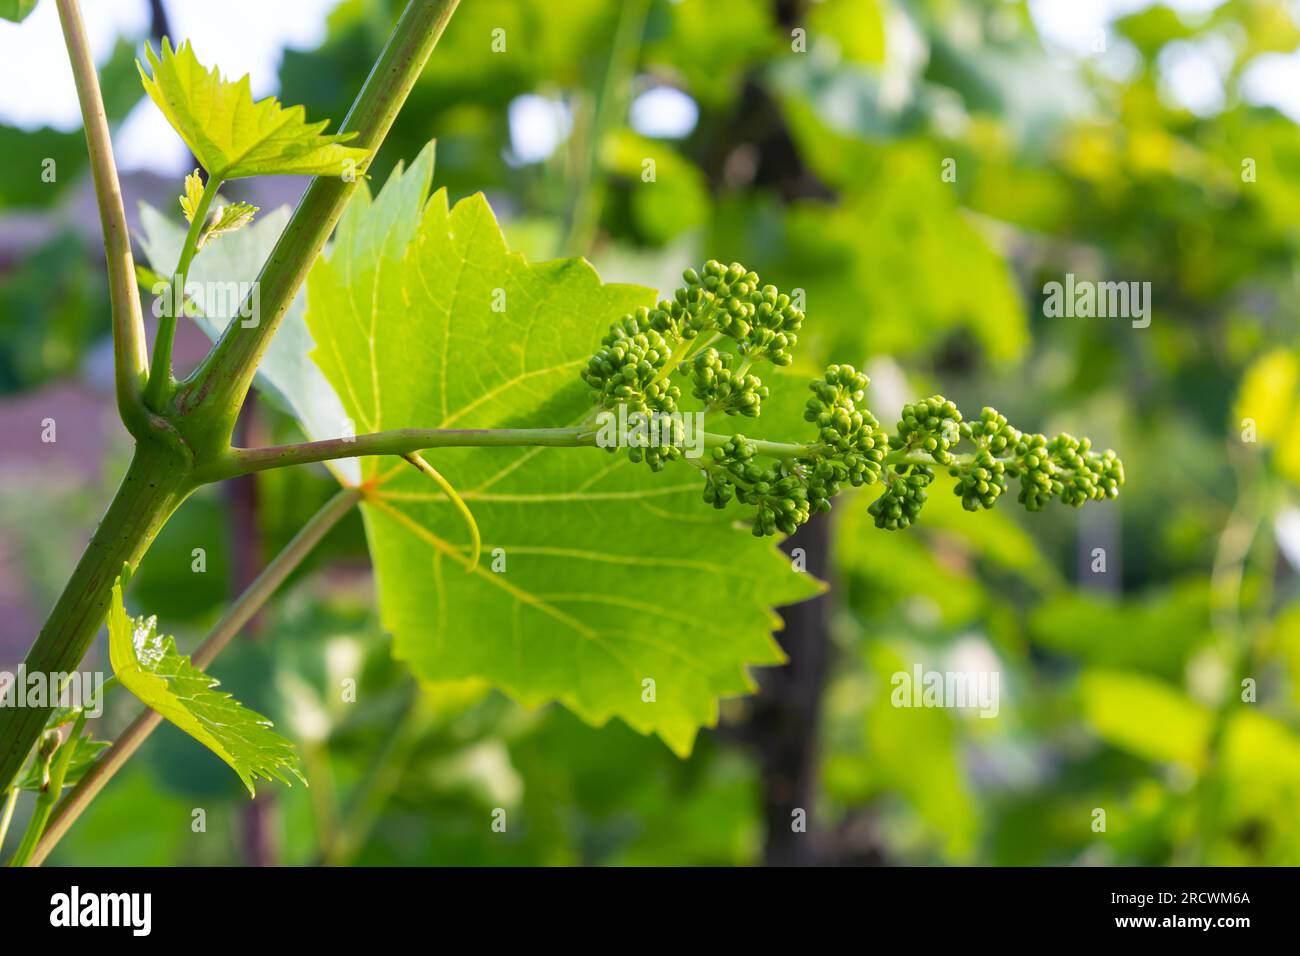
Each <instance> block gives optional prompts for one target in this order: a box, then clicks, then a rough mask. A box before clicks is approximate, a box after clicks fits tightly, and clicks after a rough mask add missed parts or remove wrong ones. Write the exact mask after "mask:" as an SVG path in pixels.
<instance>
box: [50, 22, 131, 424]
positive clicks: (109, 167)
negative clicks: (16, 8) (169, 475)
mask: <svg viewBox="0 0 1300 956" xmlns="http://www.w3.org/2000/svg"><path fill="white" fill-rule="evenodd" d="M56 5H57V6H58V10H59V23H60V25H61V26H62V28H63V39H64V43H65V44H66V45H67V48H68V60H69V61H70V62H71V64H72V76H73V79H74V81H75V82H76V86H77V100H78V101H79V103H80V105H81V115H82V121H83V123H84V125H85V128H86V148H87V151H88V152H89V154H90V171H91V176H92V178H93V179H94V183H95V199H96V201H97V203H98V205H99V219H100V223H101V225H102V227H103V231H104V259H105V261H106V263H107V266H108V279H109V297H110V300H111V303H112V313H113V368H114V382H115V385H116V392H117V405H118V409H119V410H120V412H121V414H122V421H123V422H124V423H125V424H126V425H127V427H128V428H131V427H132V425H133V424H134V423H138V422H139V421H140V395H141V390H142V388H143V379H144V375H145V369H146V365H145V362H146V351H145V335H144V317H143V314H142V313H141V311H140V293H139V290H138V289H137V288H136V279H135V259H134V257H133V256H132V255H131V237H130V234H129V233H128V232H127V227H126V212H125V210H124V209H123V205H122V186H121V183H119V182H118V177H117V164H116V163H115V161H114V159H113V141H112V138H111V137H110V135H109V131H108V117H107V115H106V114H105V112H104V100H103V97H102V96H101V94H100V91H99V76H98V74H97V73H96V72H95V60H94V57H92V56H91V52H90V43H89V41H88V40H87V39H86V27H85V24H84V23H83V22H82V19H81V9H80V7H79V6H78V4H77V0H56Z"/></svg>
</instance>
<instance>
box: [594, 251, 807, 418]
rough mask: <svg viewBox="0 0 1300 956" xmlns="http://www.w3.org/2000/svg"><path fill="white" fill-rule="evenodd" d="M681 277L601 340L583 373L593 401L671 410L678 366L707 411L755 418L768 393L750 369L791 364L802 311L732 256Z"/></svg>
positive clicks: (674, 407)
mask: <svg viewBox="0 0 1300 956" xmlns="http://www.w3.org/2000/svg"><path fill="white" fill-rule="evenodd" d="M682 278H683V279H684V280H685V285H684V286H683V287H682V288H680V289H678V290H677V293H676V295H675V296H674V297H673V298H672V299H664V300H662V301H661V302H660V303H659V304H658V305H656V306H655V307H654V308H650V309H646V308H641V309H637V311H636V312H633V313H631V314H630V315H625V316H624V317H623V318H622V319H620V320H619V321H618V322H616V323H615V324H614V326H613V327H612V328H611V329H610V331H609V334H608V335H606V336H605V337H604V339H602V340H601V347H600V349H598V350H597V352H596V354H595V355H593V356H592V357H591V359H590V361H589V362H588V363H587V367H586V368H585V369H584V370H583V372H582V379H583V381H584V382H586V383H587V385H589V386H590V387H591V390H592V400H593V401H594V402H595V404H596V405H597V406H598V407H600V408H605V409H613V408H615V407H617V406H618V405H626V406H628V409H629V411H639V412H660V413H671V412H674V411H676V410H677V403H678V402H679V401H680V399H681V397H682V393H681V389H680V388H679V387H678V386H676V385H674V384H672V382H671V379H670V376H671V375H672V373H673V372H679V373H680V374H682V375H686V376H689V377H690V379H691V383H692V393H693V394H694V395H695V397H696V398H698V399H700V400H701V401H702V402H704V404H705V407H706V409H708V410H712V411H721V412H725V413H726V414H728V415H745V416H749V417H757V416H758V414H759V413H760V411H761V409H762V402H763V399H764V398H766V397H767V394H768V393H767V389H766V388H765V387H764V386H763V383H762V381H761V380H760V379H759V378H758V377H757V376H756V375H754V374H752V373H751V372H750V371H749V370H750V367H751V366H752V365H753V364H754V363H756V362H760V361H766V362H770V363H771V364H773V365H777V366H783V365H789V364H790V362H791V361H792V360H793V356H792V350H793V349H794V347H795V345H796V344H798V341H799V328H800V326H802V325H803V313H802V312H801V311H799V310H798V309H796V308H795V307H794V305H793V304H792V303H791V301H790V297H789V296H788V295H785V294H784V293H782V292H779V291H778V290H777V288H776V286H772V285H766V286H765V285H761V284H760V282H759V278H758V276H757V275H756V274H755V273H753V272H750V271H749V270H748V269H746V268H745V267H744V266H742V265H741V264H740V263H738V262H733V263H732V264H731V265H729V266H724V265H723V264H722V263H720V262H714V261H710V262H706V263H705V264H704V268H703V269H702V270H701V271H700V272H696V271H695V270H694V269H687V270H686V271H685V272H684V273H682ZM728 340H729V342H728ZM715 345H730V346H731V348H733V349H734V351H726V352H724V351H722V350H721V349H720V348H715V347H714V346H715ZM692 359H693V360H692Z"/></svg>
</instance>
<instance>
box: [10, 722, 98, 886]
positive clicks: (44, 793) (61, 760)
mask: <svg viewBox="0 0 1300 956" xmlns="http://www.w3.org/2000/svg"><path fill="white" fill-rule="evenodd" d="M85 727H86V711H85V710H84V709H83V710H82V711H81V713H79V714H78V715H77V719H76V721H75V722H74V723H73V725H72V730H70V731H69V732H68V738H67V740H65V741H64V742H63V745H62V746H61V747H59V749H58V751H56V753H55V758H56V759H55V762H54V766H53V767H52V768H51V770H50V777H49V780H48V781H47V782H46V784H45V786H43V787H42V788H41V792H40V793H39V794H37V796H36V808H35V809H34V810H33V811H32V816H31V819H30V820H28V821H27V832H26V833H24V834H23V842H22V843H21V844H20V845H19V847H18V852H17V853H15V854H14V858H13V859H12V860H11V861H9V865H10V866H26V865H27V864H28V863H29V862H30V861H31V858H32V854H33V853H35V852H36V845H37V842H38V841H39V840H40V838H41V834H42V833H44V832H45V824H46V821H48V820H49V819H50V812H51V811H52V810H53V809H54V805H55V804H56V803H58V801H59V797H60V796H61V795H62V794H63V781H64V779H65V778H66V777H67V775H68V767H70V766H72V758H73V755H75V754H76V752H77V744H79V743H80V742H81V732H82V730H84V729H85Z"/></svg>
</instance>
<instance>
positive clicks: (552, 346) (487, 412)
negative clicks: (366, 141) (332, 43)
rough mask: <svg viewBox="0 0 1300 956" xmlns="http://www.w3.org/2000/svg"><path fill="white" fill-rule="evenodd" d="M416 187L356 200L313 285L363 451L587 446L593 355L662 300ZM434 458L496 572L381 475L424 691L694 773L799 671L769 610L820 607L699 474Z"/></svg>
mask: <svg viewBox="0 0 1300 956" xmlns="http://www.w3.org/2000/svg"><path fill="white" fill-rule="evenodd" d="M411 176H412V173H407V174H404V175H396V176H395V177H394V179H393V180H390V182H389V183H388V184H387V186H386V187H385V189H384V191H383V192H382V193H380V195H379V196H378V197H377V198H376V199H375V200H373V201H369V200H368V199H366V198H364V197H365V194H364V192H359V193H358V196H359V197H361V198H359V200H358V201H357V202H356V203H355V204H354V206H353V207H352V208H351V209H350V210H349V214H348V215H346V216H345V217H344V220H343V222H342V223H341V224H340V228H339V235H338V237H337V239H336V241H335V244H334V246H333V248H332V249H331V250H330V252H329V253H327V255H326V256H325V257H323V258H322V259H321V260H319V261H318V262H317V263H316V265H315V267H314V268H313V270H312V272H311V275H310V277H309V279H308V288H307V302H308V308H307V324H308V327H309V328H310V331H311V334H312V336H313V338H314V339H315V340H316V342H317V349H316V353H315V358H316V360H317V362H318V363H319V364H320V366H321V368H322V370H323V371H324V373H325V375H326V377H327V378H328V379H329V380H330V382H331V383H332V384H333V385H334V387H335V389H336V391H337V392H338V394H339V397H340V399H341V400H342V402H343V405H344V407H345V408H346V409H347V411H348V413H349V416H350V417H351V418H352V419H353V420H354V421H355V422H356V426H357V430H358V432H362V431H366V432H368V431H377V430H380V429H389V428H402V427H424V428H429V427H443V428H493V427H502V426H509V427H555V426H564V425H577V424H578V423H579V422H581V421H582V420H583V419H584V418H585V417H586V416H588V415H589V414H590V412H591V410H592V407H591V401H590V397H589V389H588V388H587V387H585V386H584V385H583V383H582V381H581V379H580V377H579V374H580V372H581V371H582V369H583V367H584V366H585V365H586V364H587V362H588V360H589V358H590V356H591V353H592V351H593V348H594V346H595V345H596V343H598V342H599V340H600V338H601V336H602V335H604V334H605V332H606V330H607V329H608V327H609V325H610V323H611V322H613V321H615V320H616V319H617V318H618V317H619V316H621V315H624V314H626V313H628V312H631V311H634V310H635V309H637V308H638V307H641V306H645V305H650V304H653V293H652V291H651V290H649V289H644V288H640V287H635V286H628V285H608V284H602V283H601V281H600V278H599V276H597V274H596V273H595V271H594V270H593V269H592V267H591V266H590V265H588V264H587V263H586V262H585V261H583V260H580V259H571V260H562V261H553V262H542V263H530V262H528V261H526V260H525V259H524V258H523V257H522V256H521V255H518V254H513V253H511V252H510V251H509V250H508V249H507V248H506V244H505V241H504V239H503V237H502V235H501V231H500V228H499V227H498V225H497V222H496V219H495V218H494V216H493V215H492V211H491V210H490V209H489V207H488V205H487V202H486V200H485V199H484V198H483V197H482V195H474V196H471V197H470V198H468V199H465V200H463V201H461V202H460V203H458V204H457V205H456V206H455V207H454V208H449V207H448V200H447V196H446V193H445V191H439V192H438V193H437V194H435V195H434V196H433V197H432V199H429V200H428V201H427V202H426V201H425V198H424V194H425V190H426V189H427V181H426V180H423V179H421V181H419V182H418V183H416V184H415V185H416V186H418V189H415V190H413V189H412V185H411V184H410V183H409V182H408V180H409V179H410V178H411ZM390 191H391V195H393V196H402V197H404V198H403V202H402V203H401V204H397V203H393V202H390V201H386V197H388V196H389V195H390ZM413 191H414V192H417V193H419V195H418V196H417V197H416V198H415V201H411V200H410V196H411V193H412V192H413ZM426 455H427V456H428V457H429V458H430V459H431V460H433V461H434V462H435V463H436V465H437V467H438V469H439V471H440V472H441V473H442V474H444V475H445V476H446V477H447V479H448V480H449V481H450V482H451V483H452V484H453V486H454V487H456V488H457V489H459V491H460V493H461V497H462V498H463V499H464V501H465V503H466V504H467V505H468V506H469V507H470V508H471V509H472V510H473V514H474V517H475V518H476V519H477V524H478V526H479V528H480V530H481V534H482V548H483V558H482V560H481V561H480V562H478V563H477V564H474V563H472V562H471V550H472V542H471V540H470V533H469V531H468V530H467V528H466V525H465V524H464V522H463V521H462V518H461V515H460V513H459V511H458V510H457V509H456V507H455V506H454V504H453V503H452V501H451V500H450V499H449V497H448V496H447V495H445V494H444V493H442V492H441V491H440V490H439V489H438V488H437V487H435V486H433V485H432V483H431V482H430V481H429V480H428V479H427V478H425V477H424V476H423V475H421V474H419V473H417V472H416V471H415V470H414V469H412V468H410V466H409V465H407V464H406V463H404V462H400V461H396V462H395V461H394V460H393V459H375V458H370V459H365V460H364V462H363V465H362V469H363V475H364V485H363V487H364V488H365V490H366V497H365V498H364V500H363V504H362V510H363V515H364V518H365V522H366V529H367V534H368V539H369V542H370V547H371V552H372V557H373V559H374V562H375V567H376V572H377V576H378V590H379V598H380V606H381V611H382V615H383V620H384V623H385V626H386V627H387V629H388V630H389V631H391V632H392V634H393V640H394V652H395V654H396V656H397V657H399V658H401V659H403V660H405V661H407V662H408V663H409V664H410V666H411V667H412V668H413V669H414V670H415V672H416V673H417V674H418V675H419V676H420V677H422V678H425V679H432V680H454V679H464V678H480V679H483V680H486V681H489V682H491V683H492V684H495V685H496V686H497V687H500V688H502V689H503V690H505V691H506V692H508V693H510V694H511V695H512V696H514V697H516V698H517V699H519V700H521V701H523V702H524V703H526V704H529V705H536V704H540V703H542V702H545V701H548V700H559V701H560V702H562V703H563V704H565V705H566V706H568V707H569V708H570V709H572V710H573V711H574V712H576V713H577V714H578V715H579V716H581V717H582V718H583V719H585V720H587V721H588V722H590V723H593V724H601V723H604V722H605V721H606V720H608V719H609V718H610V717H613V716H617V717H619V718H621V719H622V720H624V721H625V722H626V723H627V724H629V725H630V726H632V727H634V728H636V729H637V730H639V731H641V732H643V733H657V734H658V735H659V736H660V737H661V738H662V739H663V740H664V741H665V742H666V743H668V744H669V746H670V747H672V748H673V749H674V750H675V751H677V752H678V753H681V754H685V753H687V752H689V751H690V749H691V746H692V744H693V741H694V738H695V735H696V733H697V732H698V730H699V728H700V727H701V726H709V725H712V724H714V723H715V722H716V719H717V713H718V700H719V698H722V697H729V696H734V695H737V694H742V693H748V692H751V691H752V690H753V683H752V680H751V678H750V675H749V673H748V670H747V668H748V667H749V666H751V665H764V664H777V663H780V662H781V661H782V655H781V652H780V649H779V648H778V647H777V645H776V644H775V642H774V641H773V640H772V637H771V631H772V630H773V628H775V627H778V626H779V619H778V618H777V617H776V616H775V615H774V614H773V613H772V611H771V610H770V608H771V607H772V606H774V605H779V604H784V603H791V602H795V601H799V600H803V599H805V598H807V597H810V596H812V595H814V594H816V593H818V591H819V588H820V585H818V583H817V582H816V581H814V580H813V579H812V578H811V577H810V576H808V575H803V574H798V573H795V572H794V571H793V570H792V569H791V566H790V562H789V561H788V560H787V559H785V558H783V557H782V556H781V555H780V553H779V552H778V551H777V549H776V548H775V547H774V546H773V545H772V544H771V542H763V541H758V540H756V539H754V538H753V537H752V536H750V535H749V533H748V532H747V531H746V530H745V529H744V528H742V527H738V526H737V525H736V524H735V523H734V522H733V520H732V519H731V518H730V517H729V516H727V515H725V514H722V513H717V512H710V511H709V509H707V508H706V507H704V506H702V505H701V503H700V501H699V495H700V491H699V481H698V475H696V476H695V477H692V474H691V473H690V472H688V471H687V470H685V469H683V471H682V472H681V474H680V475H655V474H653V473H651V472H650V470H649V469H646V468H639V467H636V466H634V465H632V464H631V463H629V462H628V460H627V458H626V456H624V455H619V456H610V455H604V454H600V453H599V452H598V451H595V450H592V449H581V448H577V449H575V448H560V449H543V448H533V449H522V448H456V449H439V450H437V451H435V452H426ZM435 456H436V457H435ZM467 570H468V571H469V573H465V572H466V571H467Z"/></svg>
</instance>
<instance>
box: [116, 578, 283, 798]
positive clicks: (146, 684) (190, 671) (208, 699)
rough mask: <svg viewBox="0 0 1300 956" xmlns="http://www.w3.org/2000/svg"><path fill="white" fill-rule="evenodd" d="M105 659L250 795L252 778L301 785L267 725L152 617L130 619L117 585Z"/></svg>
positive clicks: (134, 691) (119, 676)
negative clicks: (235, 776) (228, 770)
mask: <svg viewBox="0 0 1300 956" xmlns="http://www.w3.org/2000/svg"><path fill="white" fill-rule="evenodd" d="M108 654H109V660H111V661H112V662H113V675H114V676H115V677H116V678H117V679H118V680H119V681H121V682H122V685H123V686H124V687H125V688H126V689H127V690H129V691H130V692H131V693H132V694H134V695H135V696H136V697H138V698H140V700H141V701H142V702H143V703H144V704H146V705H147V706H149V707H151V708H153V709H154V710H156V711H157V712H158V713H159V714H161V715H162V716H163V717H165V718H167V720H169V721H171V722H172V723H173V724H175V725H176V726H177V727H179V728H180V729H181V730H183V731H185V732H186V733H187V734H189V735H190V736H191V737H193V738H194V739H195V740H197V741H198V742H199V743H201V744H203V746H205V747H207V748H208V749H209V750H211V751H212V752H213V753H214V754H216V755H217V756H218V757H220V758H221V759H222V760H224V761H225V762H226V763H227V764H229V765H230V767H231V769H232V770H234V771H235V773H237V774H239V779H240V780H242V781H244V786H246V787H247V788H248V792H249V794H250V795H251V794H253V793H254V790H253V781H254V780H255V779H256V778H257V777H264V778H265V779H267V780H279V781H280V782H282V783H286V784H289V785H290V786H292V784H293V780H292V777H297V778H298V779H299V780H301V781H302V782H303V783H306V782H307V781H306V778H305V777H303V775H302V773H301V771H300V770H299V769H298V757H297V755H296V754H295V753H294V749H293V744H292V743H290V742H289V741H288V740H286V739H285V738H283V737H281V736H280V735H279V734H277V733H275V732H274V731H272V730H271V722H270V721H269V720H267V719H266V718H265V717H263V716H262V715H261V714H259V713H256V712H255V711H252V710H249V709H248V708H247V707H245V706H244V705H243V704H241V703H240V702H239V701H237V700H235V699H234V698H233V697H231V696H230V695H229V694H227V693H226V692H225V691H221V690H217V686H218V682H217V680H216V679H215V678H213V677H209V676H208V675H207V674H205V673H203V671H201V670H199V669H198V668H197V667H195V666H194V665H193V664H191V663H190V659H189V658H188V657H185V656H184V655H182V654H180V653H178V652H177V650H176V641H175V640H174V639H173V638H171V637H163V636H162V635H160V634H159V633H158V630H157V622H156V621H155V619H154V618H143V617H141V618H134V619H133V618H131V617H130V616H129V615H128V614H127V613H126V607H125V606H124V605H123V604H122V582H121V581H120V580H119V581H118V582H116V583H115V584H114V585H113V600H112V604H111V605H110V607H109V609H108Z"/></svg>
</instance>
